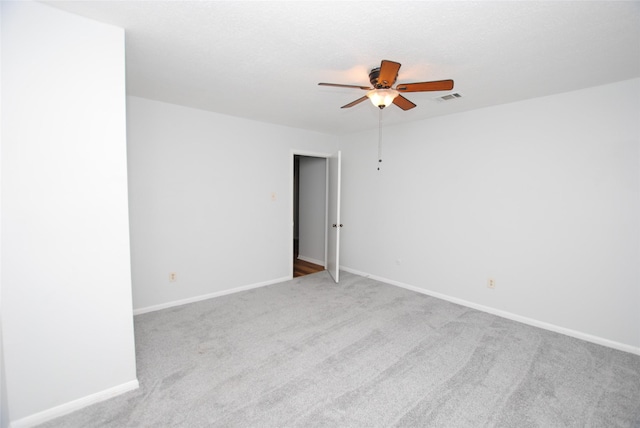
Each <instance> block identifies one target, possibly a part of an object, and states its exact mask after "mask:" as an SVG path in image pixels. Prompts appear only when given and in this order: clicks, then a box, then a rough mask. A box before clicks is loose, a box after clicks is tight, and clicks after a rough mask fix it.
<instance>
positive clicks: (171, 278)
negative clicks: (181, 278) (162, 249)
mask: <svg viewBox="0 0 640 428" xmlns="http://www.w3.org/2000/svg"><path fill="white" fill-rule="evenodd" d="M177 279H178V275H177V274H176V273H175V272H169V282H176V280H177Z"/></svg>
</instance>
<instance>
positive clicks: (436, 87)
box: [396, 79, 453, 92]
mask: <svg viewBox="0 0 640 428" xmlns="http://www.w3.org/2000/svg"><path fill="white" fill-rule="evenodd" d="M451 89H453V80H450V79H449V80H436V81H433V82H418V83H401V84H399V85H398V86H396V90H397V91H400V92H427V91H450V90H451Z"/></svg>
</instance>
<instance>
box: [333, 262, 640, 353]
mask: <svg viewBox="0 0 640 428" xmlns="http://www.w3.org/2000/svg"><path fill="white" fill-rule="evenodd" d="M340 270H343V271H345V272H349V273H353V274H355V275H360V276H364V277H367V278H371V279H375V280H376V281H380V282H384V283H386V284H390V285H395V286H396V287H401V288H406V289H407V290H411V291H415V292H417V293H421V294H426V295H428V296H431V297H436V298H438V299H442V300H446V301H448V302H451V303H456V304H458V305H462V306H466V307H468V308H472V309H477V310H479V311H482V312H487V313H490V314H492V315H497V316H499V317H502V318H506V319H510V320H512V321H517V322H521V323H523V324H528V325H531V326H533V327H538V328H542V329H545V330H549V331H553V332H555V333H560V334H564V335H566V336H571V337H575V338H576V339H581V340H585V341H587V342H591V343H595V344H597V345H602V346H606V347H608V348H613V349H617V350H618V351H624V352H629V353H631V354H635V355H640V347H636V346H631V345H627V344H625V343H620V342H615V341H613V340H609V339H605V338H603V337H599V336H594V335H591V334H588V333H583V332H581V331H577V330H572V329H569V328H565V327H560V326H557V325H555V324H550V323H547V322H544V321H539V320H536V319H533V318H528V317H523V316H521V315H518V314H514V313H511V312H507V311H502V310H500V309H495V308H492V307H489V306H484V305H479V304H477V303H473V302H469V301H468V300H463V299H458V298H456V297H451V296H448V295H446V294H442V293H436V292H433V291H430V290H425V289H424V288H420V287H416V286H414V285H409V284H405V283H402V282H399V281H394V280H392V279H389V278H383V277H380V276H377V275H371V274H369V273H366V272H361V271H358V270H355V269H351V268H347V267H344V266H340Z"/></svg>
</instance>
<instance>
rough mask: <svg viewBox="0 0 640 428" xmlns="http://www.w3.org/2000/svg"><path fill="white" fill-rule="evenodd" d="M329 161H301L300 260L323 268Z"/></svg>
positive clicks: (309, 158) (320, 159)
mask: <svg viewBox="0 0 640 428" xmlns="http://www.w3.org/2000/svg"><path fill="white" fill-rule="evenodd" d="M326 201H327V160H326V159H324V158H316V157H310V156H303V157H301V158H300V201H299V205H300V220H299V226H300V247H299V254H298V258H300V259H302V260H307V261H310V262H312V263H317V264H320V265H323V266H324V262H325V248H324V247H325V230H326V227H327V222H326V219H325V217H326Z"/></svg>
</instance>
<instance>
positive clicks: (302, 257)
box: [298, 255, 324, 266]
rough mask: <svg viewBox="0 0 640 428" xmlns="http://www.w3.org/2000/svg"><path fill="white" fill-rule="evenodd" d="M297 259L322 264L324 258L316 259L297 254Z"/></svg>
mask: <svg viewBox="0 0 640 428" xmlns="http://www.w3.org/2000/svg"><path fill="white" fill-rule="evenodd" d="M298 259H299V260H302V261H305V262H309V263H313V264H314V265H320V266H324V260H318V259H314V258H311V257H306V256H300V255H299V256H298Z"/></svg>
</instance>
